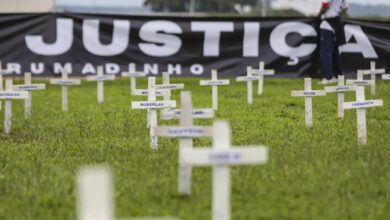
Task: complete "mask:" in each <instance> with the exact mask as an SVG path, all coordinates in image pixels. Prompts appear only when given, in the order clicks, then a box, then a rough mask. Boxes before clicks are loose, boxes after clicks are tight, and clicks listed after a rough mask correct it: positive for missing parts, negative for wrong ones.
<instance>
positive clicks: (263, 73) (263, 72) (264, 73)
mask: <svg viewBox="0 0 390 220" xmlns="http://www.w3.org/2000/svg"><path fill="white" fill-rule="evenodd" d="M252 74H253V75H254V76H259V84H258V88H257V94H258V95H261V94H263V87H264V76H272V75H275V70H271V69H268V70H267V69H264V62H260V63H259V69H254V70H252Z"/></svg>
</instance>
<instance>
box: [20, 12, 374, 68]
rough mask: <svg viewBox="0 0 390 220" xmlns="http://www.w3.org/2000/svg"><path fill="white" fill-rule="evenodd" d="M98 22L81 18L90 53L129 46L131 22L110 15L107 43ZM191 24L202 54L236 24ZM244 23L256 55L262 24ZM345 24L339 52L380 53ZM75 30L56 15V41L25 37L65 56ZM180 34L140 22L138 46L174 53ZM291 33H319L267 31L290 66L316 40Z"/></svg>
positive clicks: (288, 26)
mask: <svg viewBox="0 0 390 220" xmlns="http://www.w3.org/2000/svg"><path fill="white" fill-rule="evenodd" d="M99 24H100V21H99V20H98V19H85V20H84V21H83V22H82V38H83V39H82V43H83V46H84V48H85V49H86V50H87V51H88V52H89V53H90V54H92V55H97V56H106V57H107V56H108V57H109V56H116V55H120V54H122V53H124V52H125V51H126V50H127V49H129V42H130V29H131V28H130V21H128V20H118V19H113V34H112V41H111V42H110V43H109V44H103V43H101V42H100V32H99ZM189 25H190V26H191V31H193V32H203V33H204V39H203V40H204V42H203V56H205V57H218V56H220V46H221V45H220V41H221V35H222V33H226V32H229V33H232V32H234V31H235V23H234V22H233V21H225V22H215V21H193V22H190V23H189ZM243 26H244V27H243V31H244V33H243V39H242V51H243V52H242V54H243V57H258V56H259V47H260V45H259V40H260V37H261V36H260V33H261V23H260V22H244V23H243ZM344 29H345V33H346V40H347V42H348V41H350V40H351V39H352V38H354V39H356V42H348V43H347V44H346V45H343V46H341V47H340V53H357V54H362V55H363V57H364V58H365V59H374V58H378V54H377V53H376V51H375V49H374V47H373V45H372V43H371V42H370V39H369V38H368V37H367V35H366V34H365V33H364V31H363V29H362V28H361V26H359V25H351V24H346V25H345V26H344ZM74 32H75V31H74V21H73V19H70V18H58V19H57V20H56V36H57V39H56V41H55V42H54V43H46V42H45V41H44V39H45V38H44V37H43V36H42V35H27V36H26V37H25V42H26V45H27V48H28V49H29V50H30V51H32V52H33V53H35V54H37V55H42V56H58V55H63V54H65V53H66V52H68V51H69V50H70V49H71V48H72V45H73V42H74V34H75V33H74ZM182 33H183V30H182V28H181V27H180V26H179V25H178V24H177V23H175V22H173V21H167V20H154V21H148V22H146V23H144V24H143V25H142V26H141V27H140V30H139V37H140V39H141V40H143V41H144V42H141V43H139V44H138V47H139V49H140V50H141V51H142V53H144V54H145V55H148V56H151V57H169V56H174V55H175V54H176V53H178V52H179V51H180V49H182V45H183V42H182V39H181V37H180V36H177V35H180V34H182ZM292 33H297V34H299V35H301V36H302V38H305V37H316V36H317V32H316V31H315V29H314V28H313V27H312V26H311V25H310V24H306V23H303V22H284V23H281V24H279V25H278V26H276V27H275V28H274V30H273V31H272V32H271V35H270V36H269V39H270V42H269V44H270V46H271V48H272V50H273V51H274V52H275V53H276V54H277V55H280V56H282V57H287V58H289V59H290V61H289V62H288V64H289V65H297V64H298V63H299V59H300V58H301V57H306V56H309V55H311V54H312V53H313V52H314V50H315V49H316V48H317V45H316V44H315V43H301V44H300V45H298V46H292V45H289V43H288V42H287V38H288V35H290V34H292ZM197 67H198V66H194V67H193V68H191V71H192V73H193V74H194V75H201V72H203V71H201V69H199V68H197ZM157 68H158V67H156V66H155V65H153V66H149V67H147V68H146V69H148V71H146V72H147V73H152V74H157V73H158V71H157V70H156V69H157ZM171 68H173V67H171ZM175 68H176V69H175V71H177V72H178V74H180V71H181V70H180V71H179V66H176V67H175ZM15 69H17V67H15ZM33 70H34V69H33ZM30 71H32V70H30ZM40 71H41V66H40V64H39V66H38V67H37V69H35V71H32V72H35V74H37V73H40ZM15 72H16V73H18V72H19V71H17V70H15ZM20 74H21V73H20ZM111 74H112V73H111Z"/></svg>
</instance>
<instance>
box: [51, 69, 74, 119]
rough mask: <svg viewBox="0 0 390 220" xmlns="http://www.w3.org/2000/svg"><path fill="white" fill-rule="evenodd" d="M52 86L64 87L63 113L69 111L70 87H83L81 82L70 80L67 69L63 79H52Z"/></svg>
mask: <svg viewBox="0 0 390 220" xmlns="http://www.w3.org/2000/svg"><path fill="white" fill-rule="evenodd" d="M50 84H53V85H61V87H62V111H63V112H66V111H68V86H73V85H81V80H79V79H69V78H68V71H67V70H66V69H64V70H62V77H61V79H50Z"/></svg>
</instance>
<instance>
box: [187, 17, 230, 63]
mask: <svg viewBox="0 0 390 220" xmlns="http://www.w3.org/2000/svg"><path fill="white" fill-rule="evenodd" d="M191 30H192V31H197V32H204V44H203V56H205V57H217V56H219V55H220V48H219V47H220V39H221V32H233V31H234V23H233V22H210V21H206V22H198V21H196V22H191Z"/></svg>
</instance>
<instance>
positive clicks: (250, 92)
mask: <svg viewBox="0 0 390 220" xmlns="http://www.w3.org/2000/svg"><path fill="white" fill-rule="evenodd" d="M246 72H247V75H246V76H239V77H237V78H236V80H237V82H244V81H246V82H247V93H248V104H250V105H252V103H253V86H252V81H255V80H258V79H259V76H253V75H252V67H250V66H248V67H247V68H246Z"/></svg>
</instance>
